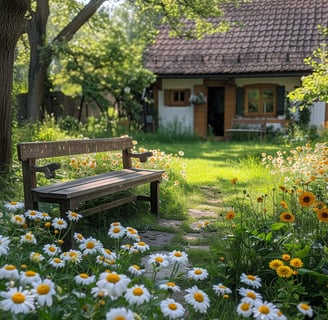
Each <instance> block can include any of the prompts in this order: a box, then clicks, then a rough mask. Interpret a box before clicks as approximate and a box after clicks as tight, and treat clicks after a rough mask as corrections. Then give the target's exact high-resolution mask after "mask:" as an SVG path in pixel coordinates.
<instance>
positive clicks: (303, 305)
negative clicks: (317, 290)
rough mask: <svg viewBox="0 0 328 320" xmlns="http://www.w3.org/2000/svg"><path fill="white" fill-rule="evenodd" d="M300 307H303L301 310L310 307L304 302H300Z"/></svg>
mask: <svg viewBox="0 0 328 320" xmlns="http://www.w3.org/2000/svg"><path fill="white" fill-rule="evenodd" d="M300 308H301V309H303V310H309V309H310V307H309V306H308V305H307V304H305V303H302V304H301V305H300Z"/></svg>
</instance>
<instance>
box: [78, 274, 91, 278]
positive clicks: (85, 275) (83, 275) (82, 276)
mask: <svg viewBox="0 0 328 320" xmlns="http://www.w3.org/2000/svg"><path fill="white" fill-rule="evenodd" d="M80 277H81V278H82V279H88V278H89V276H88V275H87V274H86V273H80Z"/></svg>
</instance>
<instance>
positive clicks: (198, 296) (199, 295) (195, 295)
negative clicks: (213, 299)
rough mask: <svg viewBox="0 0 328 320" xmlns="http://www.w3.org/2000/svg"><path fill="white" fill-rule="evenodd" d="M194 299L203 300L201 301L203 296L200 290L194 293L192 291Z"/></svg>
mask: <svg viewBox="0 0 328 320" xmlns="http://www.w3.org/2000/svg"><path fill="white" fill-rule="evenodd" d="M194 299H195V300H196V301H197V302H203V301H204V296H203V295H202V293H201V292H195V293H194Z"/></svg>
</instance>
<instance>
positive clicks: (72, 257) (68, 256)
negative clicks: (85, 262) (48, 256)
mask: <svg viewBox="0 0 328 320" xmlns="http://www.w3.org/2000/svg"><path fill="white" fill-rule="evenodd" d="M60 257H61V259H63V260H65V261H68V262H72V263H75V264H76V263H80V262H81V261H82V252H81V251H78V250H74V249H70V250H69V251H65V252H63V253H62V254H61V255H60Z"/></svg>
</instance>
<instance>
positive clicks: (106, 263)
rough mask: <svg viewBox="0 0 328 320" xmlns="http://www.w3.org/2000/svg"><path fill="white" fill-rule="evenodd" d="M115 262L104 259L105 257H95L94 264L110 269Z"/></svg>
mask: <svg viewBox="0 0 328 320" xmlns="http://www.w3.org/2000/svg"><path fill="white" fill-rule="evenodd" d="M115 262H116V260H115V259H106V257H105V256H97V257H96V263H98V264H101V265H103V266H105V267H110V266H113V265H114V264H115Z"/></svg>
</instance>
